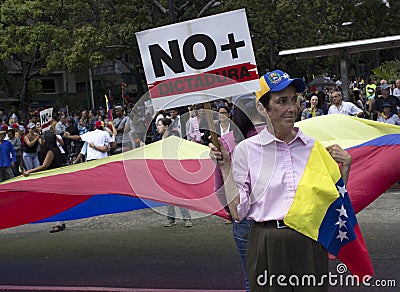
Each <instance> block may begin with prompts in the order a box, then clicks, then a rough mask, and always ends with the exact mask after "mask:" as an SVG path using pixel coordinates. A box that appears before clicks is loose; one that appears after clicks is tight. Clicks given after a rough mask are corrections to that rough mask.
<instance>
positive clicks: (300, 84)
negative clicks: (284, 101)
mask: <svg viewBox="0 0 400 292" xmlns="http://www.w3.org/2000/svg"><path fill="white" fill-rule="evenodd" d="M292 84H293V85H294V87H295V88H296V92H298V93H302V92H303V91H304V90H306V83H305V82H304V81H303V79H300V78H294V79H288V80H286V81H283V82H280V83H279V85H277V86H275V87H274V88H271V90H270V92H277V91H281V90H284V89H285V88H286V87H288V86H289V85H292Z"/></svg>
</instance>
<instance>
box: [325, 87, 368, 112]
mask: <svg viewBox="0 0 400 292" xmlns="http://www.w3.org/2000/svg"><path fill="white" fill-rule="evenodd" d="M331 103H332V105H331V106H330V107H329V110H328V115H331V114H342V115H349V116H357V117H359V118H362V117H364V112H363V110H362V109H360V108H358V107H357V106H356V105H355V104H354V103H351V102H348V101H343V95H342V92H341V91H338V90H334V91H332V92H331Z"/></svg>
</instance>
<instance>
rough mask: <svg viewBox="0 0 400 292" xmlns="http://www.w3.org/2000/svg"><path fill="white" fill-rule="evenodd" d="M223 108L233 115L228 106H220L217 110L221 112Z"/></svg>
mask: <svg viewBox="0 0 400 292" xmlns="http://www.w3.org/2000/svg"><path fill="white" fill-rule="evenodd" d="M221 108H223V109H225V110H226V111H227V112H228V113H229V114H230V113H231V109H230V108H229V107H227V106H226V105H220V106H219V107H218V108H217V111H218V112H219V110H220V109H221Z"/></svg>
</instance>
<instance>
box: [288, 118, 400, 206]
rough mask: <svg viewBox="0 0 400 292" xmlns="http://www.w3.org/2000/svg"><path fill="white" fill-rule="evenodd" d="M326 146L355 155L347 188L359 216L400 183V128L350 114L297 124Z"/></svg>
mask: <svg viewBox="0 0 400 292" xmlns="http://www.w3.org/2000/svg"><path fill="white" fill-rule="evenodd" d="M296 125H297V126H299V127H300V128H301V130H302V131H303V132H304V133H306V134H307V135H309V136H312V137H314V138H315V139H317V140H319V141H320V142H321V143H322V144H323V145H324V146H328V145H332V144H339V145H340V146H341V147H342V148H343V149H346V151H347V152H348V153H349V154H350V155H351V157H352V159H353V163H352V165H351V170H350V175H349V181H348V183H347V189H348V191H349V194H350V199H351V202H352V204H353V208H354V211H355V212H356V213H358V212H360V211H361V210H363V209H364V208H365V207H367V206H368V205H369V204H370V203H371V202H373V201H374V200H375V199H376V198H378V197H379V196H380V195H381V194H383V193H384V192H385V191H386V190H387V189H388V188H390V187H391V186H393V185H394V184H395V183H396V182H398V181H400V164H398V163H395V161H400V126H396V125H389V124H385V123H381V122H375V121H370V120H365V119H360V118H356V117H350V116H347V115H327V116H321V117H316V118H312V119H307V120H304V121H301V122H299V123H297V124H296Z"/></svg>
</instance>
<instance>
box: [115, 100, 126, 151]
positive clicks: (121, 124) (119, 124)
mask: <svg viewBox="0 0 400 292" xmlns="http://www.w3.org/2000/svg"><path fill="white" fill-rule="evenodd" d="M114 113H115V118H114V121H113V123H114V127H115V129H116V131H117V137H116V138H115V141H116V143H117V147H116V148H115V149H114V150H113V151H112V153H113V154H117V153H121V152H122V142H123V137H124V131H125V128H126V127H127V125H128V124H129V118H128V117H127V116H125V114H124V109H123V107H122V106H120V105H117V106H115V107H114Z"/></svg>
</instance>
